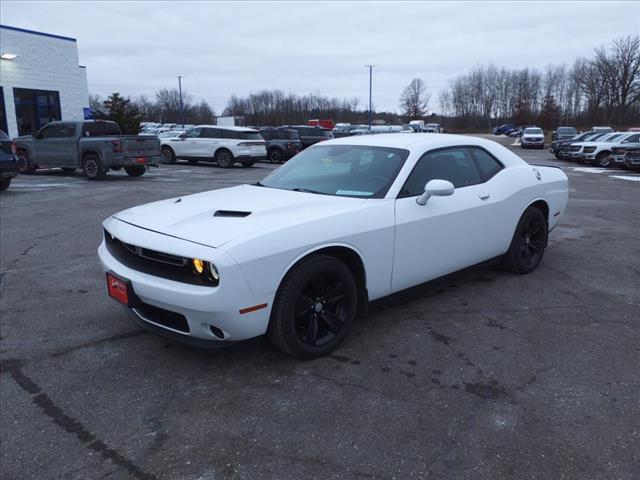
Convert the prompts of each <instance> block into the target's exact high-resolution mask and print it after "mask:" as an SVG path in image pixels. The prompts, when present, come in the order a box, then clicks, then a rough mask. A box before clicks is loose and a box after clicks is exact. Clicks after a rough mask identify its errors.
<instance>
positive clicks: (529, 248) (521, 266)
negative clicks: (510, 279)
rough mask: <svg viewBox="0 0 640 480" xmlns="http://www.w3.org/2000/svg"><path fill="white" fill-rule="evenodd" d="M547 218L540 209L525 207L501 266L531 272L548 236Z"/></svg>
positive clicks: (523, 272)
mask: <svg viewBox="0 0 640 480" xmlns="http://www.w3.org/2000/svg"><path fill="white" fill-rule="evenodd" d="M547 230H548V227H547V219H546V218H545V217H544V214H543V213H542V211H540V209H538V208H536V207H529V208H527V209H526V210H525V211H524V213H523V214H522V217H520V221H518V225H517V226H516V231H515V233H514V234H513V238H512V240H511V245H510V246H509V250H508V251H507V253H506V254H505V256H504V258H503V266H504V267H506V268H507V269H508V270H510V271H511V272H513V273H517V274H525V273H530V272H533V271H534V270H535V269H536V267H537V266H538V264H539V263H540V261H541V260H542V257H543V255H544V250H545V248H546V247H547V237H548V231H547Z"/></svg>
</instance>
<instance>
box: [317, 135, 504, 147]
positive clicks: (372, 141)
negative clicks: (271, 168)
mask: <svg viewBox="0 0 640 480" xmlns="http://www.w3.org/2000/svg"><path fill="white" fill-rule="evenodd" d="M495 143H496V142H494V141H493V140H487V139H485V138H481V137H472V136H469V135H452V134H449V133H376V134H372V135H358V136H354V137H342V138H334V139H332V140H326V141H324V142H321V143H318V144H316V145H313V147H315V146H322V145H365V146H371V147H390V148H406V149H411V148H412V147H415V148H422V147H427V148H428V147H431V146H433V147H436V148H437V147H453V146H459V145H477V146H485V145H487V144H495Z"/></svg>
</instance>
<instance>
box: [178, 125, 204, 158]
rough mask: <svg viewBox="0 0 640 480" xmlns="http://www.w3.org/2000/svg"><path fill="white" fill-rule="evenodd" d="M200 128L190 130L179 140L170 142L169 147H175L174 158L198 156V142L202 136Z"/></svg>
mask: <svg viewBox="0 0 640 480" xmlns="http://www.w3.org/2000/svg"><path fill="white" fill-rule="evenodd" d="M202 130H203V129H202V128H200V127H197V128H192V129H191V130H189V131H188V132H186V133H185V134H184V135H181V136H180V140H176V141H175V142H171V146H172V147H175V148H174V151H175V153H176V157H185V158H187V157H197V156H198V146H199V143H198V140H199V139H200V137H201V135H202Z"/></svg>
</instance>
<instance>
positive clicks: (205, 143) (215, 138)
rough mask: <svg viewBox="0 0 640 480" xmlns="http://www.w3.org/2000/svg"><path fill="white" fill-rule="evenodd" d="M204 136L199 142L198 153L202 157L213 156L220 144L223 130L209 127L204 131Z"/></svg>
mask: <svg viewBox="0 0 640 480" xmlns="http://www.w3.org/2000/svg"><path fill="white" fill-rule="evenodd" d="M202 136H203V138H201V139H200V143H199V144H198V152H199V153H198V155H199V156H201V157H213V154H214V153H215V151H216V150H217V148H218V147H219V146H220V138H221V137H222V131H221V129H219V128H210V127H207V128H205V129H204V131H203V135H202Z"/></svg>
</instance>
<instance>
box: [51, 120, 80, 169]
mask: <svg viewBox="0 0 640 480" xmlns="http://www.w3.org/2000/svg"><path fill="white" fill-rule="evenodd" d="M54 155H55V162H56V164H58V165H62V166H68V167H76V166H78V140H77V138H76V124H75V123H62V124H61V127H60V136H59V137H58V138H57V139H56V144H55V153H54Z"/></svg>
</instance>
